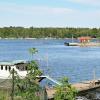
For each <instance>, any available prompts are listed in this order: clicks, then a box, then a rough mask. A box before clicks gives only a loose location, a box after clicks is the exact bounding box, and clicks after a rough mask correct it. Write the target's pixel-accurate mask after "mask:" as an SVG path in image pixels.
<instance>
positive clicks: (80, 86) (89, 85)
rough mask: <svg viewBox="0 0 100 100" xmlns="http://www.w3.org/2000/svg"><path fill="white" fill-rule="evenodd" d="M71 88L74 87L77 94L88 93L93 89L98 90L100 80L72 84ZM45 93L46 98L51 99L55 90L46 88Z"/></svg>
mask: <svg viewBox="0 0 100 100" xmlns="http://www.w3.org/2000/svg"><path fill="white" fill-rule="evenodd" d="M72 87H75V88H76V90H78V91H79V92H82V91H88V90H91V89H92V90H93V89H95V88H99V87H100V80H91V81H84V82H80V83H75V84H72ZM46 92H47V95H48V98H50V99H51V98H53V96H54V94H55V92H56V90H55V89H54V88H48V87H46Z"/></svg>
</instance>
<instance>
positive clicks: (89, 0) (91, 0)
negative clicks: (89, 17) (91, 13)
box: [69, 0, 100, 6]
mask: <svg viewBox="0 0 100 100" xmlns="http://www.w3.org/2000/svg"><path fill="white" fill-rule="evenodd" d="M69 1H71V2H75V3H81V4H87V5H95V6H100V0H69Z"/></svg>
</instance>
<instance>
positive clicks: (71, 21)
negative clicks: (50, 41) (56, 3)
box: [0, 4, 100, 27]
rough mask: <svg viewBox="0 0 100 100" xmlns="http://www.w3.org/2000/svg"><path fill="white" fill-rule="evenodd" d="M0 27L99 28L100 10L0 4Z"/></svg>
mask: <svg viewBox="0 0 100 100" xmlns="http://www.w3.org/2000/svg"><path fill="white" fill-rule="evenodd" d="M0 25H1V26H4V25H6V26H8V25H9V26H40V27H44V26H55V27H57V26H59V27H61V26H74V27H100V10H99V9H98V10H94V11H92V10H87V11H81V10H76V9H70V8H60V7H59V8H55V7H43V6H20V5H14V4H9V5H1V4H0Z"/></svg>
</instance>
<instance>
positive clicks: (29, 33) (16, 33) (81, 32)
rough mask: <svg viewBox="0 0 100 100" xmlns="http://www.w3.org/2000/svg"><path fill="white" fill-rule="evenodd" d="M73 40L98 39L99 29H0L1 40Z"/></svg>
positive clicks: (99, 35)
mask: <svg viewBox="0 0 100 100" xmlns="http://www.w3.org/2000/svg"><path fill="white" fill-rule="evenodd" d="M72 35H73V37H74V38H77V37H80V36H91V37H92V38H98V37H100V29H97V28H92V29H90V28H34V27H30V28H24V27H12V26H11V27H3V28H0V37H1V38H49V37H51V38H71V37H72Z"/></svg>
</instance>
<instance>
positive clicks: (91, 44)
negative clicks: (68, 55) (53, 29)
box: [64, 42, 100, 46]
mask: <svg viewBox="0 0 100 100" xmlns="http://www.w3.org/2000/svg"><path fill="white" fill-rule="evenodd" d="M64 45H65V46H100V43H95V42H90V43H68V42H65V43H64Z"/></svg>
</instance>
